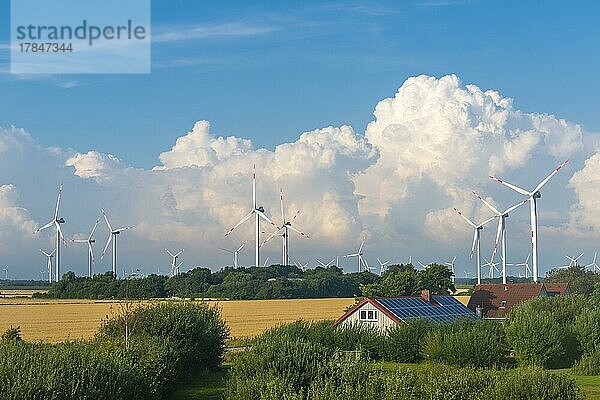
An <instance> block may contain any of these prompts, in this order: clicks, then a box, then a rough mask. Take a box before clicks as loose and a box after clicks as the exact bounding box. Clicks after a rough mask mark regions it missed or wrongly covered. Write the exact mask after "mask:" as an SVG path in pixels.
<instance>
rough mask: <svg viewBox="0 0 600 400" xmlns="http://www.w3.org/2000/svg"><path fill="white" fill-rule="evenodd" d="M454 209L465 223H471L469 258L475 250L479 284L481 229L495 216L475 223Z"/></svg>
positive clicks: (478, 281) (479, 281) (478, 282)
mask: <svg viewBox="0 0 600 400" xmlns="http://www.w3.org/2000/svg"><path fill="white" fill-rule="evenodd" d="M454 211H456V212H457V213H458V215H460V216H461V217H462V218H463V219H464V220H465V221H466V222H467V224H469V225H471V227H473V243H472V244H471V260H472V259H473V253H474V252H475V250H477V284H478V285H480V284H481V231H482V230H483V227H484V226H485V225H486V224H487V223H488V222H491V221H492V220H493V219H494V218H496V217H491V218H488V219H486V220H485V221H483V222H482V223H480V224H476V223H474V222H473V221H471V220H470V219H469V218H467V217H466V216H465V215H464V214H463V213H462V212H460V211H459V210H458V209H456V208H455V209H454Z"/></svg>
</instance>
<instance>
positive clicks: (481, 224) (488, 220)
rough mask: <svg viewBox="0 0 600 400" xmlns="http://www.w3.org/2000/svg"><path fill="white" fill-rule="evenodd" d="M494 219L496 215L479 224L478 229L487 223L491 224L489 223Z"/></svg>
mask: <svg viewBox="0 0 600 400" xmlns="http://www.w3.org/2000/svg"><path fill="white" fill-rule="evenodd" d="M495 218H498V216H497V215H494V216H493V217H490V218H488V219H486V220H485V221H483V222H482V223H480V224H479V226H480V227H481V226H484V225H486V224H487V223H488V222H491V221H493V220H494V219H495Z"/></svg>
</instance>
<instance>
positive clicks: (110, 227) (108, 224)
mask: <svg viewBox="0 0 600 400" xmlns="http://www.w3.org/2000/svg"><path fill="white" fill-rule="evenodd" d="M100 211H102V215H104V220H105V221H106V225H107V226H108V230H109V231H111V232H112V230H113V229H112V226H110V222H108V217H107V216H106V213H105V212H104V209H103V208H101V209H100Z"/></svg>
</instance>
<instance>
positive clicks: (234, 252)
mask: <svg viewBox="0 0 600 400" xmlns="http://www.w3.org/2000/svg"><path fill="white" fill-rule="evenodd" d="M246 243H248V242H247V241H246V242H244V243H242V245H241V246H240V247H238V248H237V250H229V249H226V248H223V247H219V250H223V251H226V252H228V253H231V254H232V255H233V267H234V268H237V267H238V261H239V259H238V257H239V254H240V251H242V249H243V248H244V246H246Z"/></svg>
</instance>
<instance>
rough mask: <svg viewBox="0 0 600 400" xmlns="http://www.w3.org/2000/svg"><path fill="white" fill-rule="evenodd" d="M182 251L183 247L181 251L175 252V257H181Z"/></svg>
mask: <svg viewBox="0 0 600 400" xmlns="http://www.w3.org/2000/svg"><path fill="white" fill-rule="evenodd" d="M181 253H183V249H181V250H180V251H179V253H177V254H175V256H174V257H179V256H180V255H181Z"/></svg>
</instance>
